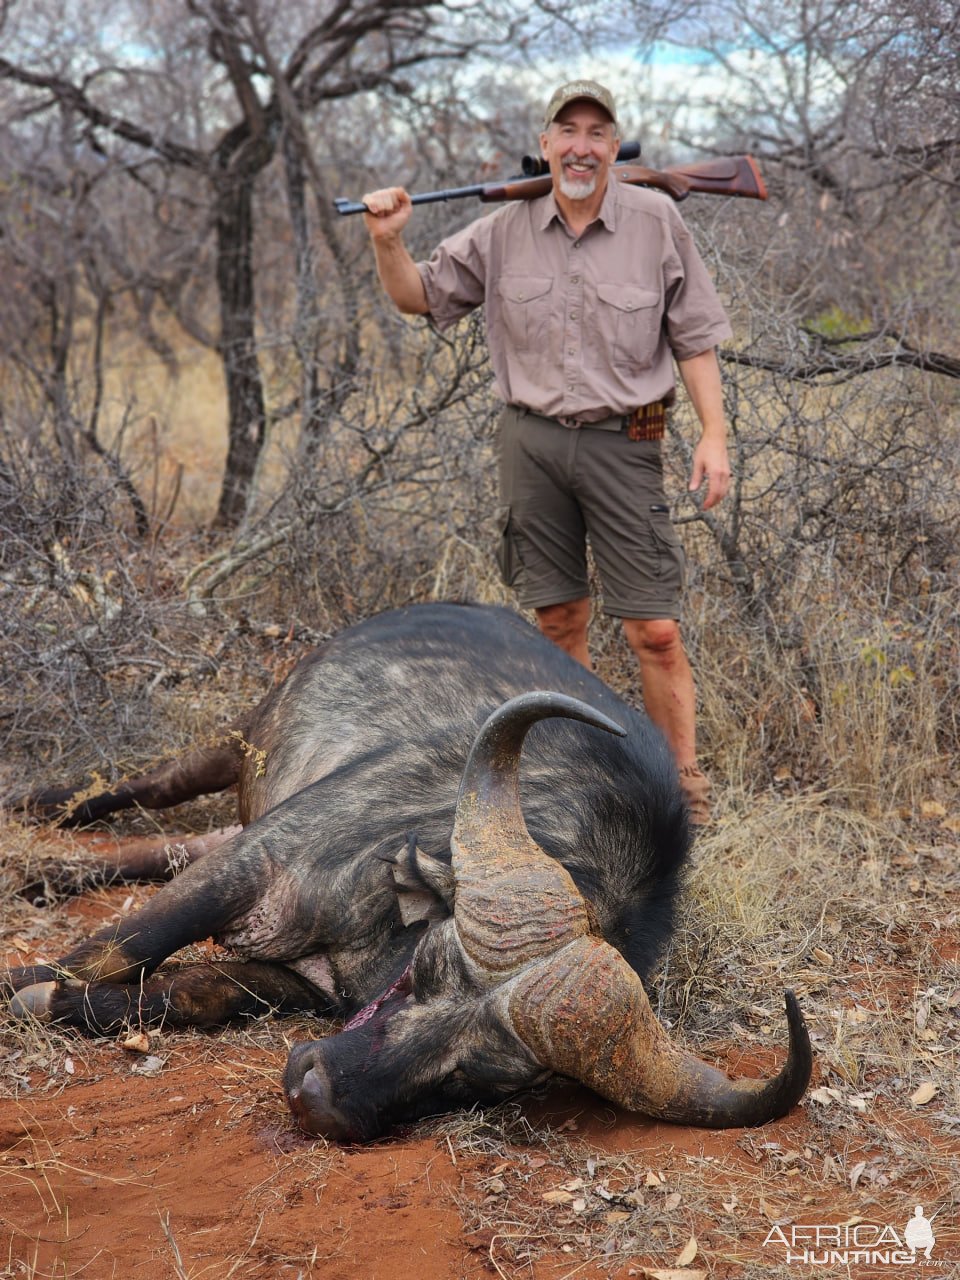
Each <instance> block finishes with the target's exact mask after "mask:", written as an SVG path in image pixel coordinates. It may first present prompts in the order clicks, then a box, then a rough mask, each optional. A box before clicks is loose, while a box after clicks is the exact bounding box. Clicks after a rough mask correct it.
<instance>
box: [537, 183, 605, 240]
mask: <svg viewBox="0 0 960 1280" xmlns="http://www.w3.org/2000/svg"><path fill="white" fill-rule="evenodd" d="M617 184H618V179H617V178H616V177H615V176H614V175H613V174H610V176H609V178H608V179H607V189H606V191H605V192H604V193H603V202H602V204H601V205H600V212H599V213H598V214H597V217H596V221H597V222H600V223H602V224H603V226H604V227H605V228H606V230H607V231H616V229H617ZM554 218H556V219H557V221H558V222H563V215H562V214H561V212H560V209H559V206H558V205H557V201H556V198H555V196H554V194H553V191H552V190H551V191H550V192H549V193H548V194H547V195H545V196H544V197H543V204H542V207H541V209H540V220H539V225H538V228H537V229H538V230H539V231H546V229H547V227H549V225H550V223H551V222H553V220H554Z"/></svg>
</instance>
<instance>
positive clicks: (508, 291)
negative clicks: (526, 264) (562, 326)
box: [497, 276, 553, 351]
mask: <svg viewBox="0 0 960 1280" xmlns="http://www.w3.org/2000/svg"><path fill="white" fill-rule="evenodd" d="M497 294H498V296H499V299H500V312H501V316H502V319H503V328H504V333H505V336H506V340H507V344H508V346H510V347H512V348H513V349H514V350H515V351H538V350H541V351H542V348H543V344H544V343H545V342H546V337H547V328H548V325H549V321H550V303H551V298H552V294H553V279H552V277H551V276H501V277H500V279H499V280H498V281H497Z"/></svg>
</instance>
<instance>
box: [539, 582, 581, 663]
mask: <svg viewBox="0 0 960 1280" xmlns="http://www.w3.org/2000/svg"><path fill="white" fill-rule="evenodd" d="M536 615H537V624H538V626H539V627H540V630H541V631H542V632H543V634H544V635H545V636H546V637H547V639H548V640H552V641H553V643H554V644H557V645H559V646H560V648H561V649H564V650H566V652H567V653H569V654H570V656H571V658H576V660H577V661H578V662H579V663H582V665H583V666H585V667H586V668H587V670H588V671H591V670H592V669H593V667H592V664H591V662H590V650H589V649H588V648H587V627H588V626H589V623H590V597H589V596H585V597H584V598H583V599H582V600H568V601H567V602H566V603H564V604H551V605H546V606H545V607H544V608H542V609H537V610H536Z"/></svg>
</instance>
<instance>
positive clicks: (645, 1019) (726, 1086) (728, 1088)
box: [508, 937, 812, 1129]
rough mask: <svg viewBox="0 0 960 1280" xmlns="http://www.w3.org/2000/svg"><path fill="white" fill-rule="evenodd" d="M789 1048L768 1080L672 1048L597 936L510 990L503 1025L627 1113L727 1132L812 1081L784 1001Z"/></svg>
mask: <svg viewBox="0 0 960 1280" xmlns="http://www.w3.org/2000/svg"><path fill="white" fill-rule="evenodd" d="M786 1005H787V1023H788V1027H789V1032H790V1048H789V1052H788V1054H787V1061H786V1063H785V1064H784V1067H783V1069H782V1070H781V1071H780V1073H779V1074H778V1075H777V1076H775V1077H773V1079H770V1080H751V1079H747V1080H731V1079H730V1078H729V1077H728V1076H726V1075H725V1074H724V1073H723V1072H722V1071H718V1070H717V1068H716V1067H712V1066H710V1065H709V1064H708V1063H706V1062H701V1061H700V1059H699V1058H697V1057H695V1056H694V1055H693V1054H692V1053H690V1052H689V1051H687V1050H685V1049H683V1048H681V1047H680V1046H679V1045H677V1044H675V1043H674V1042H673V1041H671V1039H670V1038H669V1036H668V1035H667V1033H666V1031H665V1030H664V1029H663V1027H662V1026H661V1025H660V1023H659V1022H658V1021H657V1019H656V1017H655V1016H654V1013H653V1010H652V1009H651V1007H650V1001H649V1000H648V998H647V994H646V992H645V991H644V989H643V985H642V983H641V982H640V979H639V978H638V977H637V975H636V974H635V973H634V972H633V970H632V969H631V968H630V966H629V965H628V964H627V963H626V961H625V960H624V959H623V957H622V956H621V955H620V953H619V952H618V951H616V950H615V949H614V948H613V947H611V946H610V945H609V944H608V943H606V942H604V941H603V939H602V938H597V937H582V938H578V939H576V940H575V941H573V942H571V943H570V944H569V945H568V946H566V947H565V948H564V949H563V951H561V952H559V953H558V954H556V955H555V956H553V957H551V959H550V960H549V962H542V963H540V964H538V965H535V966H533V967H532V968H531V969H530V970H528V971H527V972H526V973H524V974H522V975H520V977H519V979H518V980H517V981H516V982H515V983H514V984H513V985H512V989H511V991H510V996H509V1013H508V1017H509V1021H510V1023H511V1025H512V1026H513V1029H514V1031H515V1032H516V1034H517V1035H518V1036H519V1038H520V1039H521V1040H522V1041H523V1042H524V1044H526V1046H527V1048H528V1049H529V1050H530V1051H531V1052H532V1054H533V1056H534V1057H535V1058H536V1060H537V1061H538V1062H539V1063H540V1064H541V1065H542V1066H544V1067H547V1068H549V1069H550V1070H552V1071H556V1072H558V1073H560V1074H561V1075H566V1076H571V1077H572V1078H574V1079H576V1080H579V1081H580V1082H581V1083H583V1084H585V1085H588V1086H589V1087H590V1088H591V1089H593V1090H594V1091H595V1092H596V1093H599V1094H601V1095H602V1096H603V1097H605V1098H609V1100H610V1101H611V1102H614V1103H616V1104H617V1105H618V1106H621V1107H623V1108H625V1109H626V1110H628V1111H639V1112H642V1113H643V1114H645V1115H648V1116H652V1117H654V1118H655V1119H658V1120H671V1121H676V1122H677V1123H680V1124H695V1125H703V1126H705V1127H707V1128H714V1129H726V1128H734V1127H737V1126H740V1125H756V1124H764V1123H765V1122H767V1121H768V1120H775V1119H777V1118H778V1117H779V1116H782V1115H785V1114H786V1112H788V1111H789V1110H790V1108H791V1107H793V1106H794V1104H795V1103H796V1102H798V1101H799V1099H800V1098H801V1097H802V1095H803V1091H804V1089H805V1088H806V1086H807V1083H808V1081H809V1079H810V1071H811V1066H812V1054H811V1048H810V1039H809V1036H808V1034H807V1029H806V1026H805V1025H804V1021H803V1017H802V1015H801V1013H800V1009H799V1006H798V1004H797V1001H796V997H795V996H794V994H793V992H792V991H788V992H787V993H786Z"/></svg>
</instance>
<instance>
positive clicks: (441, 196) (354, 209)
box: [333, 183, 487, 216]
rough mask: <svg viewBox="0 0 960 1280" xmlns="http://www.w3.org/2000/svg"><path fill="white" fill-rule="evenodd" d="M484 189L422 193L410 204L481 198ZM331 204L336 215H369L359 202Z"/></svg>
mask: <svg viewBox="0 0 960 1280" xmlns="http://www.w3.org/2000/svg"><path fill="white" fill-rule="evenodd" d="M486 189H487V188H486V186H485V185H484V184H482V183H479V184H478V185H477V186H475V187H448V188H447V189H446V190H445V191H423V192H421V193H420V195H418V196H411V197H410V203H411V204H439V202H440V201H441V200H466V199H468V198H469V197H470V196H478V197H480V196H482V195H483V193H484V191H486ZM333 203H334V207H335V208H336V211H337V213H339V214H343V215H344V216H346V215H347V214H350V213H369V210H368V209H367V206H366V205H365V204H364V203H363V202H362V201H361V200H346V199H344V198H342V197H341V198H340V199H339V200H334V202H333Z"/></svg>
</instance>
